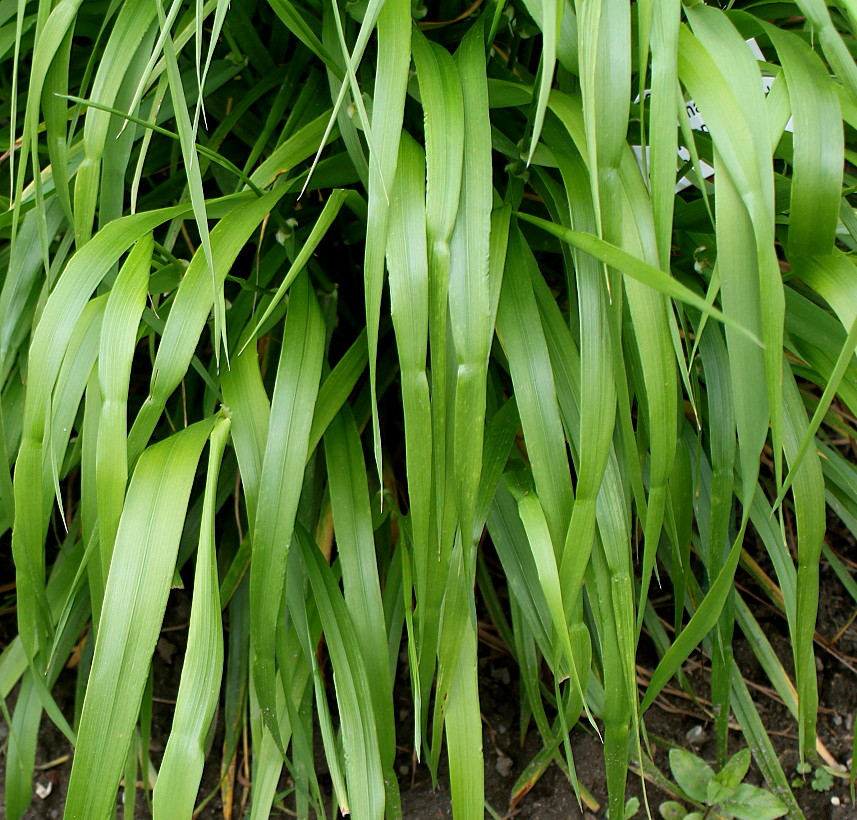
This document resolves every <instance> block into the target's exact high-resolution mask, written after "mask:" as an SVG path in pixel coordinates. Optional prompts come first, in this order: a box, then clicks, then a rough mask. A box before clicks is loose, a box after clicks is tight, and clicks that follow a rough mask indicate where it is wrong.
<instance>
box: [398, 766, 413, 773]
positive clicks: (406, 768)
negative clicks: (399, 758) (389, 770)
mask: <svg viewBox="0 0 857 820" xmlns="http://www.w3.org/2000/svg"><path fill="white" fill-rule="evenodd" d="M410 770H411V767H410V766H399V774H401V775H406V774H408V772H410Z"/></svg>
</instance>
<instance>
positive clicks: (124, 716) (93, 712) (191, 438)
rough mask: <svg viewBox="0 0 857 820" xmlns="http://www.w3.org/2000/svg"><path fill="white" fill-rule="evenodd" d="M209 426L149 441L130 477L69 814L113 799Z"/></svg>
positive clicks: (103, 808) (88, 811)
mask: <svg viewBox="0 0 857 820" xmlns="http://www.w3.org/2000/svg"><path fill="white" fill-rule="evenodd" d="M213 425H214V420H213V419H212V420H209V421H205V422H200V423H198V424H196V425H194V426H192V427H188V428H187V429H186V430H183V431H182V432H181V433H177V434H176V435H175V436H172V437H171V438H169V439H167V440H165V441H164V442H161V443H160V444H157V445H155V446H154V447H152V448H150V449H149V450H147V451H146V453H145V454H144V455H143V456H142V457H141V459H140V461H139V463H138V465H137V468H136V470H135V471H134V476H133V478H132V479H131V484H130V486H129V488H128V495H127V497H126V501H125V508H124V510H123V515H122V520H121V522H120V524H119V532H118V533H117V536H116V547H115V549H114V553H113V562H112V563H111V566H110V573H109V575H108V579H107V589H106V590H105V594H104V606H103V609H102V622H101V624H100V628H99V630H98V638H97V640H96V646H95V655H94V658H93V661H92V671H91V673H90V678H89V683H88V685H87V689H86V698H85V700H84V704H83V713H82V715H81V721H80V731H79V733H78V741H77V746H76V751H75V758H74V762H73V764H72V771H71V778H70V780H69V788H68V797H67V800H66V806H65V813H64V815H63V816H64V817H65V818H67V819H68V820H78V818H80V820H83V818H95V817H106V816H107V815H108V812H109V811H110V809H111V807H112V806H113V805H114V803H115V799H116V787H117V785H118V783H119V778H120V776H121V773H122V768H123V766H124V763H125V755H126V750H127V746H126V743H125V739H127V738H128V737H130V736H131V733H132V731H133V729H134V725H135V723H136V720H137V712H138V710H139V707H140V699H141V697H142V694H143V687H144V685H145V682H146V678H147V677H148V670H149V664H150V662H151V656H152V652H153V651H154V647H155V642H156V641H157V637H158V633H159V631H160V626H161V619H162V618H163V614H164V608H165V607H166V603H167V595H168V593H169V589H170V582H171V581H172V576H173V569H174V566H175V560H176V554H177V551H178V543H179V536H180V534H181V528H182V524H183V523H184V517H185V514H186V512H187V502H188V497H189V495H190V489H191V484H192V482H193V477H194V475H195V473H196V467H197V462H198V461H199V456H200V454H201V452H202V448H203V446H204V444H205V441H206V439H207V438H208V436H209V434H210V432H211V429H212V427H213ZM141 534H142V539H141ZM129 602H131V603H130V605H129ZM96 773H97V775H96Z"/></svg>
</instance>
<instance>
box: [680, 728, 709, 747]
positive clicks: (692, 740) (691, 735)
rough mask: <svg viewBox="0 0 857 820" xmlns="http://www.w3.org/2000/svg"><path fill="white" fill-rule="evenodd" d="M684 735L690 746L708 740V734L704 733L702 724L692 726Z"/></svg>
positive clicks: (699, 744) (701, 743)
mask: <svg viewBox="0 0 857 820" xmlns="http://www.w3.org/2000/svg"><path fill="white" fill-rule="evenodd" d="M685 737H686V738H687V742H688V743H689V744H690V745H691V746H702V745H703V744H704V743H705V741H706V740H708V735H707V734H705V730H704V729H703V728H702V726H694V727H693V728H692V729H689V730H688V732H687V734H686V735H685Z"/></svg>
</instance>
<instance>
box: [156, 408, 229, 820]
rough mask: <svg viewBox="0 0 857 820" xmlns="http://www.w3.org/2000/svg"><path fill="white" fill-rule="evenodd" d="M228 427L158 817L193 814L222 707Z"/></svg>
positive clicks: (215, 457)
mask: <svg viewBox="0 0 857 820" xmlns="http://www.w3.org/2000/svg"><path fill="white" fill-rule="evenodd" d="M229 429H230V422H229V420H228V419H223V420H222V421H220V422H218V424H217V425H216V426H215V428H214V429H213V430H212V431H211V449H210V451H209V454H208V473H207V476H206V486H205V503H204V507H203V512H202V527H201V529H200V535H199V548H198V550H197V554H196V570H195V572H194V583H193V602H192V604H191V612H190V627H189V631H188V642H187V650H186V651H185V658H184V665H183V666H182V677H181V682H180V684H179V692H178V696H177V698H176V708H175V714H174V717H173V725H172V728H171V730H170V736H169V739H168V740H167V747H166V749H165V750H164V758H163V760H162V761H161V773H160V776H159V777H158V782H157V784H156V786H155V792H154V795H153V801H152V805H153V809H152V810H153V816H156V817H171V816H174V815H176V814H178V815H179V816H187V815H190V814H192V813H193V807H194V803H195V801H196V793H197V790H198V789H199V782H200V780H201V778H202V771H203V766H204V763H205V752H204V748H203V747H204V743H205V736H206V733H207V732H208V728H209V725H210V723H211V720H212V718H213V717H214V710H215V707H216V706H217V699H218V693H219V690H220V677H221V674H222V672H223V633H222V629H221V626H222V625H221V622H220V599H219V596H218V585H217V561H216V556H215V546H214V502H215V494H216V491H217V476H218V473H219V471H220V462H221V459H222V458H223V450H224V448H225V447H226V441H227V439H228V437H229Z"/></svg>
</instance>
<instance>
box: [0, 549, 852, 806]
mask: <svg viewBox="0 0 857 820" xmlns="http://www.w3.org/2000/svg"><path fill="white" fill-rule="evenodd" d="M846 552H847V553H848V554H846V555H845V556H843V557H845V558H846V560H848V559H850V560H854V559H857V550H855V548H854V545H853V544H851V545H849V548H848V549H847V550H846ZM0 575H5V573H0ZM739 581H740V582H741V583H745V584H747V585H748V591H749V592H750V595H751V596H752V595H753V587H752V582H751V581H749V580H748V578H747V577H746V576H742V577H741V578H740V579H739ZM0 585H2V578H0ZM173 596H174V597H173V599H172V600H171V602H170V606H169V607H168V610H167V618H168V620H167V622H166V623H165V627H166V630H165V632H164V633H163V636H162V640H161V643H160V644H159V648H158V651H157V652H156V654H155V659H154V669H155V690H154V691H155V697H156V698H157V700H156V703H155V711H154V720H153V739H152V749H151V754H152V759H153V760H154V761H155V762H156V763H157V762H158V761H159V759H160V756H161V755H162V753H163V745H164V743H165V740H166V736H167V734H168V732H169V726H170V721H171V710H172V706H171V704H170V701H171V700H173V699H174V698H175V694H176V692H177V690H178V683H179V676H180V673H181V654H182V651H183V643H184V640H185V631H183V630H182V629H181V628H179V629H175V628H174V627H181V625H182V624H186V623H187V616H188V613H189V602H188V598H187V594H186V593H184V592H180V591H177V592H174V593H173ZM665 606H666V608H665V610H664V613H663V614H664V615H665V617H669V610H670V607H671V604H670V603H667V604H666V605H665ZM754 608H755V614H756V616H757V618H759V620H760V622H761V623H762V625H763V627H764V628H765V631H766V634H767V635H768V637H769V638H770V640H771V641H772V643H773V645H774V647H775V649H776V650H777V651H778V653H779V654H780V657H781V658H782V660H783V662H784V665H785V666H786V669H787V670H788V669H789V668H790V654H791V650H790V646H789V643H788V638H787V632H786V626H785V621H784V619H783V618H782V617H781V616H780V615H779V614H778V613H776V612H774V611H772V610H771V609H769V608H768V607H766V606H765V605H763V604H761V603H759V604H757V605H754ZM0 609H2V607H0ZM854 612H855V606H854V602H853V600H851V599H850V598H848V597H847V594H846V593H845V591H844V590H843V588H842V586H841V584H840V583H839V581H838V580H837V579H836V578H835V576H834V575H833V573H832V571H831V570H830V568H829V567H827V566H826V565H824V564H823V565H822V595H821V607H820V612H819V620H818V631H819V636H820V638H821V639H822V641H823V642H818V643H817V646H816V649H817V656H818V659H819V663H818V669H819V694H820V703H821V714H820V716H819V735H820V737H821V739H822V741H823V742H824V744H825V745H826V746H827V748H828V750H829V751H830V752H831V754H832V755H833V756H834V758H836V760H837V761H839V762H841V763H846V762H847V761H848V760H849V758H850V756H851V742H852V741H851V739H852V734H853V726H854V715H855V711H857V670H855V667H854V666H853V665H852V658H854V656H857V626H855V625H854V624H851V623H850V621H851V619H852V618H853V616H854ZM14 631H15V616H14V612H11V611H6V612H5V613H3V614H2V615H0V646H2V645H3V643H4V641H6V640H8V639H9V637H11V635H13V634H14ZM485 632H486V634H487V635H490V632H491V626H490V625H489V624H485ZM834 637H835V638H836V640H835V642H833V640H832V639H833V638H834ZM827 642H830V645H829V646H828V645H827ZM481 654H482V658H481V661H480V668H481V679H482V683H481V699H482V713H483V726H484V728H485V731H484V736H483V747H484V756H485V776H486V798H487V801H488V803H489V804H490V805H491V807H492V808H493V809H494V811H495V812H496V813H497V815H498V816H500V817H504V818H505V817H509V818H511V817H516V818H522V820H525V819H529V818H532V820H552V819H553V818H556V819H557V820H560V818H562V820H600V818H602V817H603V816H604V812H605V807H606V789H605V786H604V766H603V759H602V752H601V746H600V743H599V741H598V740H597V738H596V737H594V736H593V735H592V734H591V733H587V732H585V731H583V729H580V728H578V729H576V730H575V731H574V738H573V744H572V746H573V749H574V755H575V764H576V766H577V771H578V777H579V778H580V781H581V783H583V784H584V785H585V787H586V788H587V789H589V791H590V792H591V793H592V795H593V796H594V797H595V799H596V800H597V801H598V803H599V805H600V808H596V807H595V806H590V807H587V806H583V807H582V808H581V807H580V806H579V805H578V802H577V799H576V798H575V796H574V793H573V790H572V788H571V786H570V784H569V782H568V780H567V778H566V777H565V775H564V774H563V773H562V771H561V770H560V769H559V768H558V767H557V766H556V765H553V766H551V767H550V768H548V770H547V771H546V772H545V774H544V775H543V776H542V777H541V778H540V779H539V780H538V781H537V782H536V784H535V786H534V787H533V789H532V790H531V791H530V792H529V793H528V794H526V795H525V796H524V797H523V799H522V800H521V801H520V803H519V804H518V805H517V806H516V807H515V808H514V809H512V810H510V798H511V792H512V786H513V784H514V782H515V780H516V778H517V777H518V775H519V774H520V773H521V771H522V770H523V769H524V767H525V766H526V765H527V763H529V761H530V760H531V759H532V757H533V755H534V754H535V753H536V752H537V751H538V750H539V748H540V744H539V740H538V737H537V733H536V732H535V730H533V731H531V732H529V734H528V735H527V737H526V740H525V742H524V745H523V747H522V746H521V743H520V741H519V737H520V732H519V722H518V702H519V701H518V687H517V674H516V669H515V664H514V661H513V660H512V659H511V658H510V657H509V656H508V655H505V654H503V653H502V651H500V650H498V649H497V648H496V643H495V641H491V640H489V641H487V642H486V643H483V645H482V646H481ZM642 656H645V652H643V653H642ZM642 656H641V657H642ZM735 657H736V660H737V662H738V664H739V667H740V668H741V670H742V673H743V675H744V677H745V679H747V680H748V682H749V684H750V686H751V691H752V693H753V697H754V700H755V702H756V704H757V707H758V708H759V712H760V715H761V717H762V720H763V721H764V724H765V726H766V727H767V729H768V731H769V733H770V734H771V736H772V740H773V742H774V744H775V746H776V748H777V751H778V754H779V757H780V761H781V763H782V765H783V769H784V770H785V772H786V775H787V776H789V777H792V776H794V773H795V766H796V764H797V755H796V751H795V749H796V746H797V727H796V725H795V722H794V720H793V719H792V717H791V715H790V714H789V713H788V711H787V710H786V709H785V707H784V706H783V705H782V704H781V703H779V701H778V700H777V699H776V696H775V695H774V694H773V693H772V692H770V691H769V690H767V689H765V688H764V683H763V681H764V674H763V672H762V670H761V669H760V667H759V666H758V663H757V661H756V660H755V657H754V655H753V652H752V650H751V648H750V647H749V646H748V644H747V642H746V640H745V639H744V637H743V636H742V635H741V633H740V632H738V631H736V636H735ZM644 660H645V658H644V657H643V661H644ZM643 661H641V666H643V667H645V663H644V662H643ZM686 670H687V674H688V679H689V680H690V682H691V684H692V685H693V688H694V691H695V692H696V693H697V695H698V696H699V698H700V702H701V703H703V700H704V698H705V697H706V696H707V690H708V683H707V662H706V659H705V658H704V657H703V656H702V655H701V654H697V655H694V656H693V657H692V658H691V659H690V660H689V662H688V663H687V665H686ZM74 682H75V673H74V672H73V671H71V670H67V671H65V672H63V674H62V676H61V678H60V680H59V683H58V685H57V687H56V689H55V694H56V697H57V701H58V703H59V706H60V708H61V709H63V711H64V712H65V713H66V714H71V713H72V711H73V699H74ZM403 684H404V685H403V686H401V687H400V692H399V695H398V697H399V703H398V708H399V709H400V712H399V715H400V718H401V719H402V727H403V729H402V737H401V738H400V742H401V754H400V759H399V760H398V761H397V765H398V769H399V773H400V775H401V793H402V802H403V809H404V816H405V818H408V820H439V819H440V818H449V817H451V805H450V799H449V792H448V789H447V788H446V785H445V782H446V771H445V768H444V764H443V762H442V763H441V772H440V785H439V788H438V789H437V790H436V791H433V790H432V788H431V782H430V777H429V773H428V770H427V768H426V767H425V766H418V767H416V769H414V768H413V767H412V763H413V758H412V755H411V753H410V751H409V750H408V737H409V736H410V732H411V729H410V726H411V717H410V714H409V711H408V708H409V694H408V691H407V685H406V681H403ZM13 698H14V695H13ZM12 703H13V700H12V702H10V703H9V706H10V707H11V706H12ZM703 706H704V703H703ZM646 726H647V731H648V732H649V736H650V740H651V741H652V742H653V749H654V750H655V763H656V764H657V765H658V766H659V767H660V768H661V770H662V771H668V760H667V754H668V753H667V744H669V743H674V744H678V745H682V746H684V747H688V746H689V742H688V739H687V738H688V732H691V731H695V732H699V731H700V730H701V731H702V733H703V736H704V737H709V736H710V734H711V732H710V728H711V727H710V723H709V721H708V719H707V717H706V715H705V713H704V711H703V708H701V706H700V705H698V704H696V703H694V702H693V701H691V700H690V699H689V698H688V697H687V696H686V695H684V693H683V692H681V691H680V690H678V688H674V687H668V689H667V691H666V693H665V694H664V696H663V697H661V698H660V699H659V700H658V701H657V702H656V704H655V705H654V706H653V707H652V708H651V709H650V710H649V712H648V713H647V716H646ZM697 727H698V728H697ZM6 734H7V729H6V726H5V724H4V723H3V721H2V719H0V750H2V748H3V746H4V743H5V739H6ZM662 741H663V742H662ZM741 745H742V744H741V736H740V732H738V731H734V732H732V733H731V750H732V751H736V750H737V749H738V748H739V747H740V746H741ZM219 747H220V743H219V737H215V741H214V744H213V750H214V751H213V753H212V755H211V758H210V759H211V766H210V767H209V769H207V771H206V773H205V775H204V779H203V788H202V791H201V794H207V793H208V792H210V791H212V790H214V789H215V788H216V786H217V777H218V774H219V771H218V770H219V757H218V754H217V750H218V749H219ZM695 751H696V752H697V753H698V754H700V755H701V756H702V757H705V758H706V759H707V760H709V761H713V760H714V758H715V756H716V754H715V749H714V743H713V741H712V740H711V739H710V737H709V739H708V740H707V741H705V740H703V742H702V745H698V746H697V747H695ZM70 752H71V749H70V746H69V744H68V742H67V741H66V740H65V738H64V737H63V736H62V735H61V733H60V732H59V731H58V730H57V729H56V728H55V727H54V726H53V725H52V724H51V723H50V721H48V720H47V719H45V720H43V723H42V729H41V733H40V737H39V747H38V750H37V764H38V765H40V766H41V765H43V764H45V763H48V762H50V761H56V760H57V759H62V758H65V760H64V761H63V762H61V763H59V764H58V765H54V766H51V767H50V768H46V769H40V770H38V771H37V777H36V782H37V784H39V785H41V786H42V787H47V786H48V785H49V786H50V789H51V791H50V794H48V795H47V796H46V797H45V798H44V799H42V798H40V797H38V796H36V795H34V797H33V804H32V806H31V809H30V811H29V812H28V813H27V814H26V815H25V818H26V820H53V818H61V817H62V808H63V804H64V798H65V792H66V787H67V780H68V775H69V772H70V768H71V763H70ZM4 765H5V759H4V756H3V755H2V754H0V818H5V810H4V799H3V792H2V785H3V772H2V769H3V766H4ZM320 768H323V761H320ZM752 777H753V775H752V772H751V778H752ZM321 781H322V786H324V778H323V777H321ZM286 785H287V781H286V779H285V778H284V779H283V782H282V787H283V788H285V787H286ZM237 791H238V792H239V794H238V798H240V787H239V789H238V790H237ZM795 794H796V796H797V798H798V801H799V803H800V804H801V807H802V808H803V810H804V813H805V815H806V817H807V819H808V820H827V819H828V818H829V820H845V818H857V810H855V807H854V806H853V805H851V803H850V799H849V797H848V787H847V783H846V781H844V780H837V781H836V782H835V784H834V787H833V788H832V789H831V790H829V791H828V792H822V793H819V792H816V791H814V790H813V789H812V788H811V786H810V784H809V783H808V782H807V783H806V784H805V785H803V786H802V787H801V788H799V789H797V790H796V792H795ZM628 795H629V796H632V795H634V796H642V792H641V785H640V780H639V778H638V777H637V776H635V775H633V774H631V775H629V779H628ZM648 796H649V802H650V805H651V807H652V811H653V816H655V817H658V816H659V814H658V812H657V806H658V804H659V803H660V801H661V800H663V799H667V798H666V796H665V795H664V794H663V793H661V792H659V791H658V790H657V789H655V788H654V787H653V786H651V785H650V786H648ZM837 800H838V801H839V805H834V804H835V803H836V801H837ZM237 802H238V801H236V806H237ZM148 816H149V813H148V810H147V808H146V803H145V799H144V797H143V795H142V794H141V793H139V794H138V813H137V817H139V818H146V817H148ZM198 816H199V818H200V819H201V820H222V818H223V813H222V807H221V803H220V799H219V796H218V797H215V798H214V799H213V800H212V801H211V802H210V803H209V804H208V806H207V807H206V808H205V809H204V810H203V811H202V812H201V813H200V814H199V815H198ZM240 816H241V815H240V814H239V811H238V810H237V808H236V811H235V813H234V815H233V817H234V818H235V820H237V818H239V817H240ZM272 816H283V817H287V816H289V815H288V814H282V815H277V814H274V815H272ZM643 816H644V812H643V811H641V812H640V814H638V817H643ZM486 817H489V815H488V813H486Z"/></svg>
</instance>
